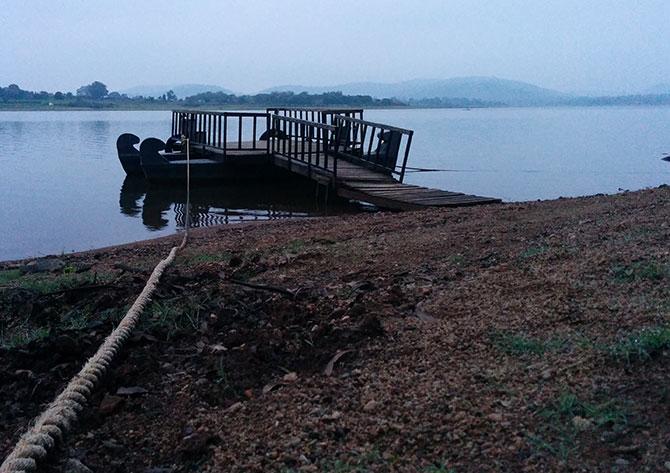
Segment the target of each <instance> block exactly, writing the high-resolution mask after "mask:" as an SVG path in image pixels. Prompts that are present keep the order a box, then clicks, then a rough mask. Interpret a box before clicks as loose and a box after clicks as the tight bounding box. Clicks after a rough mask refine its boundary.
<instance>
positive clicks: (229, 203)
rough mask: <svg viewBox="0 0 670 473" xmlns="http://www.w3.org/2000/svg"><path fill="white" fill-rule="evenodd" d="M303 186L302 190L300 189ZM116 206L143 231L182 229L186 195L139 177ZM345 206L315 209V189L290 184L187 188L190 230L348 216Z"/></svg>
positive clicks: (350, 208) (176, 187)
mask: <svg viewBox="0 0 670 473" xmlns="http://www.w3.org/2000/svg"><path fill="white" fill-rule="evenodd" d="M305 187H307V188H305ZM119 207H120V211H121V213H122V214H123V215H126V216H128V217H138V216H140V215H141V218H142V223H143V224H144V226H145V227H146V228H147V229H148V230H152V231H156V230H161V229H163V228H165V227H167V226H169V225H170V224H171V222H172V221H174V224H175V225H176V226H177V227H184V225H185V222H186V190H185V189H184V188H183V187H182V186H181V185H156V184H150V183H147V182H146V181H145V180H144V179H142V178H133V177H126V178H125V180H124V181H123V185H122V186H121V193H120V197H119ZM355 210H356V208H355V207H354V206H353V205H350V204H344V203H341V204H336V205H333V204H329V205H328V207H326V206H324V205H323V204H321V205H319V202H318V201H317V199H316V193H315V189H314V188H312V187H311V186H305V184H304V182H303V183H302V185H301V186H296V185H295V183H294V182H292V181H289V182H282V183H272V184H264V185H249V184H246V183H245V184H243V185H241V184H228V183H226V184H218V185H217V184H214V185H212V184H208V185H206V186H205V185H200V184H199V185H197V186H195V187H194V188H192V189H191V226H192V227H207V226H212V225H222V224H229V223H239V222H246V221H255V220H275V219H282V218H295V217H307V216H313V215H326V214H327V213H331V214H334V213H337V214H341V213H343V212H344V213H346V212H353V211H355Z"/></svg>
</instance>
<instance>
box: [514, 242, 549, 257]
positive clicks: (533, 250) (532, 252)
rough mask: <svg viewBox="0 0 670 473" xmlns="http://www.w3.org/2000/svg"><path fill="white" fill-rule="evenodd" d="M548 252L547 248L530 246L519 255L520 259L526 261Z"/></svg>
mask: <svg viewBox="0 0 670 473" xmlns="http://www.w3.org/2000/svg"><path fill="white" fill-rule="evenodd" d="M547 251H549V247H548V246H544V245H540V246H531V247H529V248H527V249H526V250H525V251H524V252H523V253H521V258H522V259H528V258H532V257H534V256H538V255H541V254H543V253H546V252H547Z"/></svg>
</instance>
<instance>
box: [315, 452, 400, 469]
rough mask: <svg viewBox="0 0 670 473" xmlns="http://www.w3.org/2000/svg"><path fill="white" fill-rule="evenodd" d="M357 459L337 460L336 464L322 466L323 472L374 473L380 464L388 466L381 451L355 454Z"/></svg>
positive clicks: (329, 463) (328, 463) (327, 463)
mask: <svg viewBox="0 0 670 473" xmlns="http://www.w3.org/2000/svg"><path fill="white" fill-rule="evenodd" d="M355 455H356V456H357V458H355V459H353V460H350V461H343V460H335V461H334V462H326V463H325V464H323V465H322V470H321V471H327V472H330V473H349V472H352V473H368V472H373V471H375V470H374V467H375V466H376V465H378V464H386V463H388V462H387V461H385V460H384V458H383V457H382V455H381V453H380V452H379V450H376V449H375V450H371V451H369V452H365V453H361V454H355Z"/></svg>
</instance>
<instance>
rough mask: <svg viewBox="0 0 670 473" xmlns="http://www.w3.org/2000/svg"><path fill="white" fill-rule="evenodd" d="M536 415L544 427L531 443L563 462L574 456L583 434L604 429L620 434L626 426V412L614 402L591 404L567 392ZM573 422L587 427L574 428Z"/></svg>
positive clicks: (575, 426)
mask: <svg viewBox="0 0 670 473" xmlns="http://www.w3.org/2000/svg"><path fill="white" fill-rule="evenodd" d="M537 414H538V415H539V416H540V417H541V418H542V419H543V420H544V425H543V428H542V433H541V435H540V436H531V443H532V444H533V445H535V447H536V448H539V449H542V450H546V451H548V452H550V453H551V454H553V455H555V456H557V457H558V458H560V460H561V461H564V462H566V461H568V459H569V458H570V457H571V456H572V455H573V454H574V453H575V452H576V450H577V448H578V438H579V435H580V434H581V433H582V432H583V431H584V430H593V429H600V428H604V427H607V428H608V429H610V430H615V431H620V430H622V429H623V428H624V427H625V426H626V424H627V423H628V417H627V415H626V412H625V411H624V410H623V409H622V408H621V407H620V406H619V405H618V404H617V402H616V401H613V400H608V401H605V402H602V403H598V402H596V403H591V402H586V401H583V400H581V399H579V397H578V396H576V395H575V394H573V393H571V392H564V393H562V394H561V395H560V396H559V397H558V398H557V399H556V400H555V401H554V402H552V403H550V404H549V405H548V406H547V407H545V408H544V409H542V410H540V411H539V412H538V413H537ZM577 418H580V421H581V422H584V420H585V421H586V422H587V425H586V426H581V427H580V426H579V425H577V424H576V422H575V419H577Z"/></svg>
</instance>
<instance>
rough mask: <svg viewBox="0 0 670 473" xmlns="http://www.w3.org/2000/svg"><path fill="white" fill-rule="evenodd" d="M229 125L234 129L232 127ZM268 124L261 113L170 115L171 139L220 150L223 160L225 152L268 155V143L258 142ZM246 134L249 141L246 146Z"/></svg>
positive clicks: (177, 113) (265, 141)
mask: <svg viewBox="0 0 670 473" xmlns="http://www.w3.org/2000/svg"><path fill="white" fill-rule="evenodd" d="M230 122H233V123H234V124H235V125H236V127H235V126H231V123H230ZM269 124H270V116H269V115H268V114H267V113H263V112H207V111H194V110H179V111H173V112H172V135H173V136H181V135H183V136H186V137H187V138H189V139H190V140H191V143H192V144H193V145H196V146H197V145H200V146H203V147H211V148H217V149H220V150H223V156H224V157H225V156H226V153H227V152H228V151H250V152H251V151H253V152H263V151H265V152H268V150H269V148H268V145H269V143H268V141H267V140H261V139H260V136H262V135H263V134H264V133H265V132H267V130H268V129H269ZM245 126H246V127H247V128H245ZM235 128H236V129H235ZM231 131H232V132H233V136H232V137H231V136H230V135H231ZM249 133H251V137H250V139H249V140H248V141H246V142H245V141H244V139H245V138H246V137H247V136H248V134H249ZM259 134H260V136H259ZM231 138H232V139H231Z"/></svg>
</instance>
